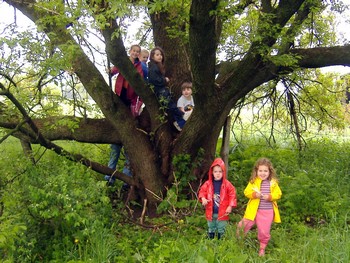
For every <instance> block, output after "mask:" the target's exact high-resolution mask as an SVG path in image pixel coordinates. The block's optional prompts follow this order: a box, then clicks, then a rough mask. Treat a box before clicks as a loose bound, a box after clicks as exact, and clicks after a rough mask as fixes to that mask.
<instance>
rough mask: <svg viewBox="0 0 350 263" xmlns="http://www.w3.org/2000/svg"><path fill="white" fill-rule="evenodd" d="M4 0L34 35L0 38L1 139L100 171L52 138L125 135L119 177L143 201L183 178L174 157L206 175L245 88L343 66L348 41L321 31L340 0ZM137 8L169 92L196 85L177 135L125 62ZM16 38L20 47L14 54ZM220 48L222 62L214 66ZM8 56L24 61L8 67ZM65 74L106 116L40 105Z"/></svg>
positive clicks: (105, 139)
mask: <svg viewBox="0 0 350 263" xmlns="http://www.w3.org/2000/svg"><path fill="white" fill-rule="evenodd" d="M4 2H6V3H8V4H9V5H11V6H13V7H14V8H15V9H17V10H20V11H21V12H22V13H23V14H24V15H25V16H27V17H28V18H29V19H30V20H32V21H33V22H34V23H35V25H36V27H37V29H38V32H39V33H33V34H31V35H30V38H32V39H29V40H28V41H27V42H26V43H24V39H28V35H26V33H23V32H22V33H21V35H20V36H19V35H16V32H14V33H13V38H12V39H13V40H16V43H13V41H12V42H11V38H6V41H4V43H3V50H4V53H3V59H2V61H1V63H2V64H1V72H0V74H1V79H0V80H1V82H0V87H1V95H4V96H6V98H7V99H8V101H11V103H12V105H15V107H16V111H14V110H13V108H12V107H10V106H9V104H7V106H5V104H4V105H2V106H1V109H0V126H1V127H3V128H5V129H7V130H8V135H12V136H15V137H17V138H19V139H20V140H21V142H22V145H23V146H26V147H24V149H27V150H29V151H30V144H31V143H35V144H41V145H42V146H44V147H47V148H48V149H51V150H53V151H55V152H56V153H57V154H64V155H65V156H66V157H67V158H69V159H71V160H74V161H77V162H81V163H82V164H84V165H87V166H89V167H91V169H93V170H95V171H97V172H99V173H101V174H111V173H113V172H114V171H113V170H111V169H109V168H108V167H107V166H105V163H103V164H101V163H98V162H96V161H94V160H91V159H88V158H86V157H84V153H80V154H77V153H71V152H67V151H66V150H65V149H63V148H61V147H59V146H58V145H56V144H55V143H54V141H55V140H75V141H79V142H86V143H101V144H109V143H117V142H121V143H122V144H123V145H124V147H125V149H126V151H127V152H128V155H129V157H130V161H131V166H132V170H133V177H132V178H130V177H128V176H126V175H124V174H122V173H119V172H117V173H116V177H117V178H118V179H120V180H123V181H125V182H127V183H128V184H130V185H133V186H135V190H136V192H137V193H138V194H139V195H140V197H142V198H143V199H147V200H148V203H149V204H150V205H154V204H156V203H157V202H159V200H160V197H162V196H164V194H165V193H166V189H169V187H171V186H172V184H173V183H174V180H175V179H178V178H175V176H174V175H175V174H176V176H187V175H185V174H177V173H176V171H177V169H178V166H177V165H174V162H173V161H174V160H187V161H188V164H189V165H191V168H192V173H193V174H194V175H195V176H196V178H197V181H199V180H200V179H201V178H202V177H203V176H204V175H205V173H206V170H207V169H208V167H209V165H210V162H211V161H212V160H213V157H214V155H215V150H216V145H217V141H218V138H219V135H220V132H221V130H222V127H223V125H224V124H225V121H226V119H227V116H228V115H229V114H230V111H231V110H232V109H235V108H236V107H237V105H238V104H239V103H240V102H242V101H243V100H244V99H245V98H246V96H247V94H249V93H250V92H252V91H254V90H256V89H258V88H259V87H261V86H262V85H263V84H266V83H277V82H278V81H279V80H280V79H282V78H284V77H285V76H288V74H292V73H293V72H297V71H299V70H301V69H305V68H320V67H326V66H331V65H346V66H349V65H350V46H349V45H343V46H341V45H339V43H338V42H336V39H334V34H332V32H328V33H327V30H326V29H324V28H322V27H325V26H329V25H331V24H328V25H327V22H328V20H326V19H322V17H321V16H322V14H324V13H323V12H324V11H325V10H326V9H329V10H330V9H331V8H332V10H338V11H339V12H340V11H342V10H343V9H344V8H347V6H345V5H343V4H342V2H341V1H320V0H318V1H317V0H294V1H290V0H279V1H266V0H260V1H250V0H241V1H220V0H192V1H190V0H184V1H162V0H153V1H151V0H150V1H103V0H97V1H85V2H84V1H34V0H28V1H16V0H14V1H12V0H5V1H4ZM142 15H145V21H144V24H143V26H142V28H147V25H148V26H149V28H150V29H152V32H153V41H154V43H153V45H156V46H161V47H162V48H163V49H164V50H165V53H166V69H167V75H168V76H169V77H170V79H171V87H172V89H173V91H174V95H175V98H176V97H177V96H178V95H179V89H178V88H179V86H180V84H181V81H183V80H191V81H192V82H193V87H194V100H195V109H194V111H193V114H192V115H191V117H190V119H189V120H188V122H187V123H186V125H185V127H184V129H183V130H182V131H181V132H180V133H178V132H176V130H174V129H173V128H172V126H171V124H169V123H168V122H166V121H165V120H166V116H164V113H163V111H162V109H161V107H160V106H159V103H158V101H157V99H156V97H155V95H154V93H153V91H152V88H150V87H149V86H147V85H146V84H145V83H144V81H143V79H142V78H141V77H140V76H139V74H138V73H137V72H136V71H135V69H134V67H133V65H132V64H131V63H130V61H129V59H128V55H127V52H126V50H127V48H128V46H127V45H125V43H124V40H123V38H124V37H125V34H126V33H127V32H125V21H126V20H125V17H128V19H129V21H131V22H129V23H130V25H129V28H127V30H129V29H130V28H132V27H133V22H132V21H134V20H135V17H139V16H142ZM15 28H16V27H15ZM142 28H141V29H142ZM145 32H146V31H145ZM145 32H144V33H145ZM320 32H321V33H322V34H323V35H322V34H321V33H320ZM17 33H18V32H17ZM18 34H19V33H18ZM92 36H93V37H96V39H99V38H100V40H102V42H103V43H104V44H105V53H106V56H107V58H108V61H110V62H111V63H112V64H113V65H115V66H117V67H118V68H119V69H120V72H121V73H122V74H123V76H125V77H126V79H127V80H128V81H129V82H130V83H131V85H132V86H133V87H134V89H135V90H136V92H137V93H138V95H140V96H141V98H142V100H143V102H144V103H145V110H144V111H143V114H142V115H141V116H140V117H138V118H137V119H136V120H135V119H134V118H133V117H132V115H131V113H130V111H129V110H128V109H127V108H126V107H125V105H124V104H123V103H122V101H121V100H120V99H119V97H118V96H116V95H115V94H114V93H113V92H112V89H111V87H110V83H109V81H108V80H107V81H106V78H105V76H104V74H103V72H102V71H101V67H100V65H99V64H98V57H100V56H101V55H103V54H101V53H100V52H99V51H98V49H97V47H96V50H95V47H94V45H93V44H91V43H90V44H89V43H88V40H89V38H90V39H91V37H92ZM21 39H23V43H22V42H21V41H19V40H21ZM5 43H6V45H5ZM38 43H39V44H40V45H38ZM18 45H22V46H25V47H26V49H25V50H24V51H23V50H22V51H21V52H20V51H18V49H17V48H18ZM29 48H31V49H29ZM223 51H226V60H225V61H221V63H218V61H219V59H218V56H219V54H222V52H223ZM102 53H103V52H102ZM221 57H223V56H221ZM14 60H15V61H14ZM16 61H17V63H19V62H21V63H22V64H21V65H16V66H14V63H15V62H16ZM28 64H30V66H29V67H28ZM24 68H26V69H28V68H30V70H23V69H24ZM67 73H69V74H67ZM64 75H65V76H66V78H65V80H64V81H61V82H60V83H61V85H62V84H64V85H66V86H70V87H73V88H74V90H75V91H77V87H79V85H78V84H81V86H82V87H83V89H84V90H86V92H87V93H88V94H89V96H90V97H91V98H92V99H93V101H94V104H95V105H96V106H97V108H98V111H100V112H101V113H102V115H101V116H102V117H101V116H100V117H98V116H97V117H95V118H92V117H90V118H88V117H87V116H86V115H85V114H84V113H82V114H81V115H80V117H79V116H69V114H66V115H64V114H60V115H59V116H57V114H58V112H57V111H55V110H50V109H49V108H48V106H47V103H46V104H45V103H44V102H43V101H44V100H48V98H47V97H45V96H47V94H46V95H45V96H44V95H43V91H44V89H45V90H47V89H50V88H52V89H53V86H54V84H55V85H57V84H58V80H62V78H63V76H64ZM67 76H68V77H67ZM77 83H78V84H77ZM266 87H270V88H271V90H272V89H275V88H276V86H275V85H267V86H265V89H266ZM52 92H53V91H52ZM74 94H75V95H74ZM76 94H77V93H73V98H74V100H73V102H74V103H75V104H74V105H77V104H79V103H80V104H82V103H83V102H84V100H79V98H78V97H77V96H76ZM51 95H52V94H51ZM28 96H29V99H28ZM62 96H63V97H64V94H62ZM23 97H27V98H26V99H27V103H23V101H24V100H23ZM63 97H62V100H63ZM28 100H30V101H31V102H32V103H29V102H28ZM33 101H35V103H36V104H35V106H33ZM44 104H45V105H46V106H45V107H44V106H43V105H44ZM55 104H59V100H58V101H54V100H52V99H51V100H50V103H49V105H50V106H51V107H53V106H54V105H55ZM89 106H91V105H88V104H87V105H85V107H89ZM38 108H40V109H41V111H40V113H38V112H39V111H38ZM95 112H96V109H95ZM182 157H184V158H182ZM180 179H181V178H180Z"/></svg>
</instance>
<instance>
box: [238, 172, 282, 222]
mask: <svg viewBox="0 0 350 263" xmlns="http://www.w3.org/2000/svg"><path fill="white" fill-rule="evenodd" d="M261 182H262V180H261V179H260V178H259V177H257V178H256V179H255V181H254V183H251V182H249V183H248V185H247V187H246V188H245V189H244V195H245V196H246V197H247V198H249V202H248V205H247V208H246V210H245V213H244V218H246V219H249V220H252V221H254V220H255V216H256V213H257V212H258V207H259V203H260V198H256V192H255V191H254V189H255V190H259V191H260V185H261ZM270 192H271V193H270V196H269V199H268V200H270V201H272V206H273V212H274V218H273V221H274V222H275V223H281V217H280V212H279V210H278V206H277V200H278V199H281V196H282V191H281V189H280V187H279V186H278V183H277V181H276V180H274V179H272V180H271V183H270Z"/></svg>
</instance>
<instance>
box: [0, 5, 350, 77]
mask: <svg viewBox="0 0 350 263" xmlns="http://www.w3.org/2000/svg"><path fill="white" fill-rule="evenodd" d="M342 1H343V3H344V4H347V5H349V6H350V0H342ZM14 14H16V18H17V20H16V22H17V24H18V25H20V26H23V27H28V26H29V25H30V26H33V27H34V25H33V24H32V22H31V21H30V20H29V19H27V18H26V17H25V16H24V15H22V13H21V12H19V11H17V12H15V11H14V9H13V8H12V7H10V6H9V5H8V4H7V3H4V2H0V32H1V30H2V28H3V25H4V23H9V22H14ZM336 24H337V28H336V31H337V34H338V35H339V36H342V37H344V38H345V39H347V43H350V10H347V12H345V13H344V14H343V15H342V16H341V17H338V18H337V19H336ZM128 39H130V36H129V37H128ZM322 71H324V72H330V71H335V72H339V73H341V74H345V73H350V67H344V66H333V67H327V68H323V69H322Z"/></svg>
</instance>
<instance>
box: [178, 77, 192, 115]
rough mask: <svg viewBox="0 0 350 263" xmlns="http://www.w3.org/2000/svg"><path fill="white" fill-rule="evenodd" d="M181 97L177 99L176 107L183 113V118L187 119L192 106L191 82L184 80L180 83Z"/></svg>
mask: <svg viewBox="0 0 350 263" xmlns="http://www.w3.org/2000/svg"><path fill="white" fill-rule="evenodd" d="M181 93H182V95H181V97H180V98H179V99H178V100H177V107H178V108H179V110H180V111H182V112H183V113H184V117H183V118H184V120H185V121H187V120H188V118H189V117H190V115H191V114H192V110H193V108H194V101H193V97H192V82H189V81H185V82H183V83H182V85H181Z"/></svg>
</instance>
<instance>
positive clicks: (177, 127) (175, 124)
mask: <svg viewBox="0 0 350 263" xmlns="http://www.w3.org/2000/svg"><path fill="white" fill-rule="evenodd" d="M173 124H174V126H175V128H176V129H177V130H178V131H182V129H181V128H180V125H179V124H178V123H177V122H176V121H174V123H173Z"/></svg>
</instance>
